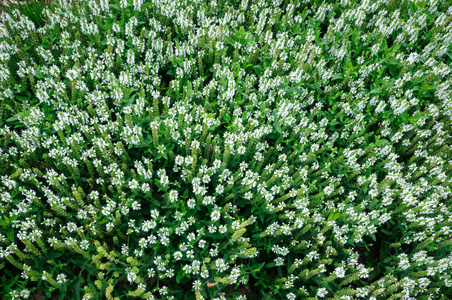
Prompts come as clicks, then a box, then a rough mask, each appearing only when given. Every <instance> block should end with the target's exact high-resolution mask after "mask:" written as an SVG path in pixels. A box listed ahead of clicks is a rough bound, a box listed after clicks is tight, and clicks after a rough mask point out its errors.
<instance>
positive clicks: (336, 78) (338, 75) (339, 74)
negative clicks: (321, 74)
mask: <svg viewBox="0 0 452 300" xmlns="http://www.w3.org/2000/svg"><path fill="white" fill-rule="evenodd" d="M342 78H344V74H342V73H338V74H336V75H334V77H333V78H331V80H338V79H342Z"/></svg>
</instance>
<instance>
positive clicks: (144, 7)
mask: <svg viewBox="0 0 452 300" xmlns="http://www.w3.org/2000/svg"><path fill="white" fill-rule="evenodd" d="M152 4H153V3H152V2H150V3H145V4H143V5H141V10H145V9H146V8H148V7H149V6H151V5H152Z"/></svg>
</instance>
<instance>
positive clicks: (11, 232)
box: [6, 228, 14, 243]
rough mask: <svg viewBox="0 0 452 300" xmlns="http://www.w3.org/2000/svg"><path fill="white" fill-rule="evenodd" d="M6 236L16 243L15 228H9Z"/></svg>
mask: <svg viewBox="0 0 452 300" xmlns="http://www.w3.org/2000/svg"><path fill="white" fill-rule="evenodd" d="M6 236H7V237H8V240H10V241H11V242H12V243H14V229H12V228H10V229H8V231H6Z"/></svg>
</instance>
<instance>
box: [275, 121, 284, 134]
mask: <svg viewBox="0 0 452 300" xmlns="http://www.w3.org/2000/svg"><path fill="white" fill-rule="evenodd" d="M274 125H275V129H276V131H277V132H279V133H282V129H281V124H279V122H276V123H275V124H274Z"/></svg>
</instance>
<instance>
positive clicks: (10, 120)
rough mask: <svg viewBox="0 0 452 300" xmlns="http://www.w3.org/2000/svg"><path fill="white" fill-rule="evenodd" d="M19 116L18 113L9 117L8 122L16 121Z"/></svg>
mask: <svg viewBox="0 0 452 300" xmlns="http://www.w3.org/2000/svg"><path fill="white" fill-rule="evenodd" d="M17 116H18V115H15V116H14V117H11V118H9V119H6V122H12V121H16V120H17Z"/></svg>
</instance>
